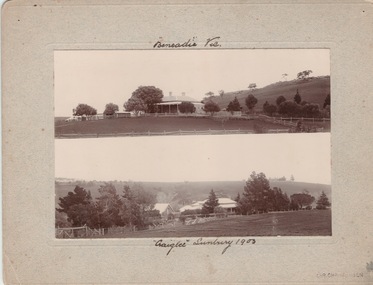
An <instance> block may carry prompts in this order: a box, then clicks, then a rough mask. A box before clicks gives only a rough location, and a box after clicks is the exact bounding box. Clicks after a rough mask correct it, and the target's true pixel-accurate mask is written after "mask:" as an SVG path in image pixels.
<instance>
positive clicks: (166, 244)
mask: <svg viewBox="0 0 373 285" xmlns="http://www.w3.org/2000/svg"><path fill="white" fill-rule="evenodd" d="M154 242H155V244H154V245H155V246H156V247H163V248H167V249H168V251H167V254H166V255H168V254H169V253H170V252H171V251H172V250H173V249H174V248H185V247H188V246H197V245H198V246H225V247H224V249H223V251H222V253H221V254H224V253H225V252H226V250H227V249H228V248H230V247H231V246H234V245H240V246H242V245H249V244H255V243H256V240H255V239H241V238H238V239H219V238H216V239H214V240H204V239H203V238H199V239H197V240H196V241H194V242H191V241H190V240H189V239H186V240H181V241H180V240H179V241H175V242H173V241H172V240H170V241H163V240H162V239H160V240H155V241H154Z"/></svg>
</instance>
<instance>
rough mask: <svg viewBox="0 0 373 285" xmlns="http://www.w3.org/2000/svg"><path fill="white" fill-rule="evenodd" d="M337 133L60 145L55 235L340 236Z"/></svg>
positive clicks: (61, 142) (67, 141) (114, 140)
mask: <svg viewBox="0 0 373 285" xmlns="http://www.w3.org/2000/svg"><path fill="white" fill-rule="evenodd" d="M330 152H331V147H330V134H329V133H321V134H276V135H269V134H265V135H256V136H250V135H232V136H219V135H216V136H177V137H127V138H97V139H96V138H95V139H91V138H89V139H87V138H86V139H74V140H71V139H56V140H55V237H56V238H58V239H79V238H88V239H93V238H105V239H106V238H158V237H159V238H162V237H165V238H166V237H167V238H171V237H175V238H176V237H245V236H248V237H250V236H269V237H271V236H331V235H332V214H331V213H332V197H331V159H330Z"/></svg>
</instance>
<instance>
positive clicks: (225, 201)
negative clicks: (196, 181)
mask: <svg viewBox="0 0 373 285" xmlns="http://www.w3.org/2000/svg"><path fill="white" fill-rule="evenodd" d="M206 201H207V199H206V200H203V201H197V202H195V203H193V204H191V205H186V206H184V207H181V208H180V212H184V211H186V210H201V209H202V207H203V204H204V203H205V202H206ZM218 202H219V207H222V208H223V209H225V210H226V211H227V212H228V213H233V212H235V210H236V208H237V202H236V201H233V200H232V199H229V198H218Z"/></svg>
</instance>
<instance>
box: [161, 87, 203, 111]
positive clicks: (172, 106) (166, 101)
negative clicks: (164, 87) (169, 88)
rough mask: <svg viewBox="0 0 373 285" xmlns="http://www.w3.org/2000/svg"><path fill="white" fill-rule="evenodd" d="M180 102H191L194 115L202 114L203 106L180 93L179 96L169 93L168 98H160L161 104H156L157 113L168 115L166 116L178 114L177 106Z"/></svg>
mask: <svg viewBox="0 0 373 285" xmlns="http://www.w3.org/2000/svg"><path fill="white" fill-rule="evenodd" d="M182 102H191V103H192V104H193V105H194V107H195V108H196V111H195V113H196V114H204V113H205V112H204V111H203V109H202V108H203V104H202V103H201V102H200V101H197V100H196V99H194V98H192V97H189V96H186V95H185V92H183V93H182V95H181V96H174V95H172V92H170V93H169V96H165V97H163V98H162V102H161V103H158V104H157V106H158V112H159V113H168V114H179V113H180V111H179V105H180V104H181V103H182Z"/></svg>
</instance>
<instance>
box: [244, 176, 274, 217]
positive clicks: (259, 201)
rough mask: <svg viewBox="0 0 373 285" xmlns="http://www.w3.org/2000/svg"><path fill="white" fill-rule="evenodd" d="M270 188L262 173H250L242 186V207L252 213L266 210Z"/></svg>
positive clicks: (267, 208)
mask: <svg viewBox="0 0 373 285" xmlns="http://www.w3.org/2000/svg"><path fill="white" fill-rule="evenodd" d="M270 191H271V188H270V186H269V180H268V179H267V178H266V176H265V174H264V173H262V172H261V173H259V174H256V173H255V171H254V172H252V173H251V175H250V178H249V179H248V180H247V181H246V185H245V187H244V192H243V196H244V201H243V202H244V204H245V205H244V207H245V208H246V209H247V210H248V211H249V212H252V213H258V212H268V210H269V203H268V202H269V201H268V200H269V199H268V198H269V195H270Z"/></svg>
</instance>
